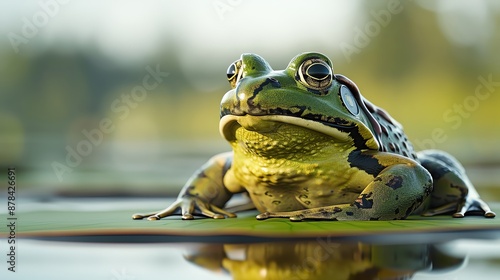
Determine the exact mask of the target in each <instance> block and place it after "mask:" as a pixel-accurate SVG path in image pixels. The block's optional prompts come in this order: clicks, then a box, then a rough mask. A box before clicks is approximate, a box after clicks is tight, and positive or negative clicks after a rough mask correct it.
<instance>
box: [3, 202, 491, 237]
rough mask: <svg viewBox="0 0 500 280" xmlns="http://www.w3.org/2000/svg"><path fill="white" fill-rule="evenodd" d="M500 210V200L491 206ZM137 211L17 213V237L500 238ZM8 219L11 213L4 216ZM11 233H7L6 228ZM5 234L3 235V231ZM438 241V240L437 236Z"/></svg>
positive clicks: (450, 222) (462, 227)
mask: <svg viewBox="0 0 500 280" xmlns="http://www.w3.org/2000/svg"><path fill="white" fill-rule="evenodd" d="M491 206H492V208H493V210H494V211H496V212H497V213H500V204H498V203H497V204H491ZM132 212H133V211H126V210H119V211H102V212H95V211H92V212H90V211H88V212H87V211H36V212H25V213H21V214H18V217H17V221H16V227H17V228H16V235H17V236H18V237H26V238H41V239H54V240H71V241H96V242H99V241H105V242H108V241H115V242H148V241H149V242H151V241H162V242H169V241H179V240H180V241H186V242H192V241H200V242H201V241H207V240H212V241H213V240H215V241H220V242H228V240H229V239H231V238H232V239H231V240H238V241H242V240H245V239H248V238H250V239H252V240H255V239H256V238H257V239H290V238H317V237H329V238H337V239H358V240H359V239H360V238H361V239H370V240H385V239H388V238H389V239H390V240H392V241H396V242H397V239H398V238H399V239H400V240H405V239H408V238H410V237H409V235H413V237H411V238H413V239H415V238H418V237H419V236H423V235H425V234H427V235H429V234H431V235H432V236H433V238H444V239H448V238H465V237H498V236H500V219H498V218H493V219H487V218H484V217H481V216H467V217H465V218H463V219H456V218H451V217H450V216H438V217H421V216H411V217H409V218H408V219H406V220H397V221H304V222H291V221H289V220H288V219H268V220H263V221H258V220H256V219H255V215H257V212H255V211H247V212H242V213H238V217H237V218H231V219H222V220H213V219H208V218H199V219H195V220H191V221H183V220H181V219H180V217H179V216H173V217H167V218H164V219H162V220H159V221H148V220H132V218H131V214H132ZM0 217H1V218H0V219H2V220H4V221H6V220H7V216H6V215H2V216H0ZM5 233H6V234H7V232H5ZM3 234H4V233H2V235H3ZM434 241H436V240H434Z"/></svg>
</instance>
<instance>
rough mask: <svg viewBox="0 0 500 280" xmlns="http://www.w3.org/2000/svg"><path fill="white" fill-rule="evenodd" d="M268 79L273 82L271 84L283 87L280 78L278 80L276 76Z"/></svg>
mask: <svg viewBox="0 0 500 280" xmlns="http://www.w3.org/2000/svg"><path fill="white" fill-rule="evenodd" d="M267 80H268V81H269V82H271V85H272V86H273V87H275V88H280V87H281V84H280V82H279V81H278V80H276V79H275V78H267Z"/></svg>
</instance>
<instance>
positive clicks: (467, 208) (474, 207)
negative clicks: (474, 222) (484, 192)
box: [422, 197, 496, 218]
mask: <svg viewBox="0 0 500 280" xmlns="http://www.w3.org/2000/svg"><path fill="white" fill-rule="evenodd" d="M454 211H455V213H453V214H452V217H453V218H463V217H465V216H466V214H468V213H478V212H479V213H482V215H483V216H484V217H485V218H494V217H495V216H496V214H495V212H493V211H491V209H490V207H489V206H488V204H487V203H486V202H484V201H483V200H482V199H480V198H478V197H468V198H467V199H465V200H464V201H463V202H461V203H459V204H458V206H457V203H456V202H450V203H448V204H445V205H443V206H440V207H437V208H434V209H429V210H427V211H426V212H424V213H422V216H425V217H431V216H436V215H440V214H446V213H450V212H454Z"/></svg>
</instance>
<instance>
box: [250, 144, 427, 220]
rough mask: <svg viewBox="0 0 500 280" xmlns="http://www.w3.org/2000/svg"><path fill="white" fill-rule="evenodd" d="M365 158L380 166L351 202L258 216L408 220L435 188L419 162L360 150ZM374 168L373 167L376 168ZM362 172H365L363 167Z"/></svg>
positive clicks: (376, 167)
mask: <svg viewBox="0 0 500 280" xmlns="http://www.w3.org/2000/svg"><path fill="white" fill-rule="evenodd" d="M360 154H361V155H362V158H364V159H367V158H368V157H369V158H371V159H375V160H376V161H372V163H373V164H374V166H371V167H370V169H371V170H372V172H373V170H376V169H379V170H380V172H378V174H377V175H376V176H375V178H374V179H373V181H371V182H370V183H369V184H368V185H367V187H366V188H365V189H364V190H363V191H362V192H361V193H360V194H359V196H358V198H357V199H356V200H355V201H353V202H352V203H350V204H340V205H330V206H325V207H318V208H311V209H304V210H297V211H291V212H275V213H269V212H265V213H262V214H259V215H258V216H257V219H259V220H262V219H267V218H272V217H282V218H290V220H292V221H300V220H303V219H315V220H393V219H404V218H406V217H407V216H408V215H410V214H411V213H412V212H413V211H414V210H415V209H417V208H418V207H419V206H420V205H421V204H422V202H424V200H425V199H426V198H427V196H428V195H429V194H430V192H431V191H432V178H431V175H430V174H429V172H427V170H426V169H425V168H423V167H422V166H421V165H420V164H419V163H417V162H415V161H413V160H411V159H408V158H405V157H402V156H398V155H394V154H389V153H381V152H364V153H360ZM372 167H373V169H372ZM358 172H364V171H362V170H360V171H358Z"/></svg>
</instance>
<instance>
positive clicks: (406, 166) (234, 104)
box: [133, 53, 495, 221]
mask: <svg viewBox="0 0 500 280" xmlns="http://www.w3.org/2000/svg"><path fill="white" fill-rule="evenodd" d="M227 77H228V81H229V84H230V85H231V90H229V91H228V92H227V93H226V94H225V95H224V97H223V98H222V101H221V104H220V125H219V130H220V133H221V135H222V136H223V137H224V138H225V139H226V140H227V141H228V142H229V144H230V145H231V147H232V152H228V153H222V154H219V155H216V156H214V157H213V158H211V159H210V160H209V161H208V162H207V163H206V164H205V165H203V166H202V167H201V168H200V169H199V170H198V171H197V172H196V173H195V174H194V175H193V176H192V177H191V178H190V179H189V180H188V181H187V183H186V184H185V186H184V187H183V189H182V190H181V192H180V194H179V196H178V198H177V199H176V201H175V202H173V203H172V204H171V205H170V206H168V207H167V208H166V209H164V210H161V211H158V212H153V213H148V214H135V215H133V219H142V218H147V219H148V220H158V219H161V218H163V217H166V216H171V215H173V214H174V213H177V212H178V210H180V214H181V215H182V219H184V220H190V219H193V218H194V216H193V215H197V214H201V215H203V216H206V217H210V218H214V219H223V218H225V217H236V214H235V213H234V211H230V210H229V209H225V208H224V207H225V205H226V203H227V202H228V201H229V199H230V198H231V197H232V196H233V195H234V194H237V193H246V194H247V195H248V197H249V203H247V204H246V205H244V207H242V208H245V209H246V208H256V209H257V210H258V211H259V212H260V214H259V215H257V217H256V218H257V219H259V220H262V219H267V218H289V219H290V220H292V221H301V220H304V219H313V220H333V221H337V220H393V219H404V218H406V217H408V215H410V214H421V215H423V216H433V215H438V214H445V213H448V214H451V215H452V216H453V217H455V218H461V217H464V216H465V215H466V214H467V213H472V212H474V213H478V212H479V213H481V214H482V215H484V217H487V218H492V217H495V213H494V212H492V211H491V209H490V208H489V206H488V205H487V204H486V203H485V202H484V201H483V200H481V199H480V197H479V195H478V193H477V192H476V190H475V189H474V187H473V185H472V184H471V182H470V180H469V179H468V177H467V176H466V174H465V170H464V168H463V167H462V165H461V164H460V163H459V162H458V161H457V160H456V159H455V158H453V157H452V156H451V155H449V154H447V153H445V152H443V151H438V150H426V151H421V152H415V151H414V149H413V147H412V144H411V143H410V142H409V141H408V139H407V137H406V135H405V134H404V132H403V129H402V126H401V125H400V124H399V123H398V122H397V121H395V120H394V119H393V118H392V117H391V116H390V115H389V114H388V113H387V112H385V111H384V110H383V109H381V108H378V107H377V106H375V105H373V104H372V103H370V102H369V101H368V100H366V99H365V98H364V97H363V96H362V95H361V94H360V91H359V89H358V87H357V86H356V84H355V83H354V82H353V81H351V80H350V79H349V78H347V77H345V76H343V75H340V74H334V72H333V66H332V62H331V61H330V59H328V58H327V57H326V56H325V55H323V54H320V53H303V54H299V55H298V56H296V57H295V58H293V59H292V60H291V62H290V63H289V64H288V66H287V67H286V69H285V70H281V71H275V70H273V69H272V68H271V66H270V65H269V64H268V63H267V62H266V61H265V60H264V59H263V58H262V57H260V56H258V55H255V54H243V55H242V56H241V58H240V59H239V60H237V61H236V62H234V63H232V64H231V65H230V66H229V68H228V70H227Z"/></svg>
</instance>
